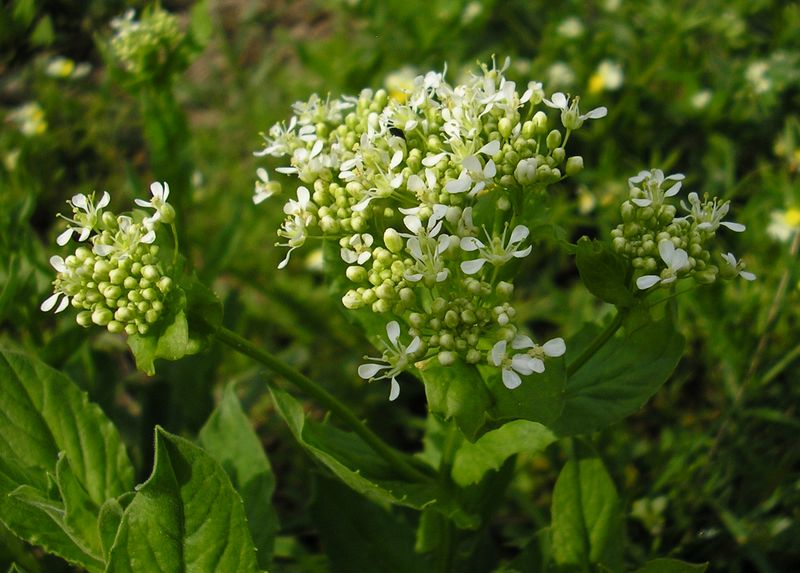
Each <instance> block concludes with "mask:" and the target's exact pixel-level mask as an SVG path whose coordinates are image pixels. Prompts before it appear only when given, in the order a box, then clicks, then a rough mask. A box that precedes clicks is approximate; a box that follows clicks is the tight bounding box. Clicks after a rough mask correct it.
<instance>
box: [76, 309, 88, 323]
mask: <svg viewBox="0 0 800 573" xmlns="http://www.w3.org/2000/svg"><path fill="white" fill-rule="evenodd" d="M75 320H76V321H77V322H78V324H80V325H81V326H83V327H86V326H90V325H91V324H92V313H91V312H89V311H88V310H84V311H81V312H79V313H78V316H76V317H75Z"/></svg>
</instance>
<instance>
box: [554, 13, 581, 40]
mask: <svg viewBox="0 0 800 573" xmlns="http://www.w3.org/2000/svg"><path fill="white" fill-rule="evenodd" d="M557 30H558V34H559V35H560V36H563V37H565V38H569V39H570V40H574V39H575V38H578V37H580V36H581V34H583V22H581V20H580V18H577V17H575V16H570V17H569V18H567V19H566V20H564V21H563V22H561V23H560V24H559V25H558V28H557Z"/></svg>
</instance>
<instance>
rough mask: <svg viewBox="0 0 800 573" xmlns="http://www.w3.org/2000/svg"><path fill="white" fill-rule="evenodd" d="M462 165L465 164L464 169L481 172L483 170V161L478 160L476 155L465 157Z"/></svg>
mask: <svg viewBox="0 0 800 573" xmlns="http://www.w3.org/2000/svg"><path fill="white" fill-rule="evenodd" d="M461 165H463V166H464V169H467V170H469V171H475V172H480V171H481V162H480V161H478V158H477V157H475V156H474V155H467V156H466V157H465V158H464V161H462V162H461Z"/></svg>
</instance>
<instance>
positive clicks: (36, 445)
mask: <svg viewBox="0 0 800 573" xmlns="http://www.w3.org/2000/svg"><path fill="white" fill-rule="evenodd" d="M0 413H2V415H1V416H0V460H2V461H1V462H0V519H2V520H3V522H4V523H5V524H6V526H7V527H8V528H9V529H11V530H12V531H13V532H14V533H15V534H17V535H19V536H20V537H22V538H23V539H25V540H27V541H29V542H31V543H34V544H40V545H42V546H43V547H45V548H46V549H47V550H48V551H50V552H52V553H55V554H57V555H60V556H61V557H64V558H65V559H67V560H69V561H72V562H74V563H80V564H82V565H84V566H85V567H87V568H96V567H97V566H98V560H99V558H100V557H101V555H100V552H99V545H98V543H97V537H96V536H95V535H94V534H93V533H91V532H90V529H91V528H90V527H89V525H88V521H87V520H90V519H91V517H90V514H91V512H92V511H94V509H95V508H99V507H100V506H101V505H102V504H103V502H105V501H106V500H107V499H109V498H113V497H117V496H119V495H121V494H123V493H124V492H126V491H128V490H129V489H131V487H132V486H133V467H132V466H131V463H130V460H129V459H128V455H127V453H126V451H125V447H124V445H123V444H122V441H121V440H120V437H119V434H118V433H117V430H116V429H115V428H114V426H113V424H111V422H110V421H109V420H108V419H107V418H106V417H105V415H104V414H103V412H102V411H101V410H100V408H99V407H98V406H96V405H95V404H90V403H89V402H88V399H87V397H86V394H84V393H83V392H81V391H80V390H79V389H78V388H77V386H75V385H74V384H73V383H72V381H71V380H70V379H69V378H67V377H66V376H64V375H63V374H61V373H60V372H57V371H56V370H53V369H52V368H50V367H48V366H47V365H46V364H44V363H43V362H40V361H38V360H34V359H31V358H28V357H26V356H24V355H23V354H20V353H18V352H13V351H9V350H5V349H3V350H0ZM59 458H61V460H62V461H61V462H59ZM57 463H58V464H59V469H60V471H57V468H56V465H57ZM55 481H58V487H57V488H56V486H55V483H54V482H55ZM20 488H23V489H22V490H20ZM56 490H60V495H61V496H62V499H60V500H59V499H55V497H58V495H59V492H57V491H56ZM12 491H17V493H19V492H20V491H27V492H28V493H29V494H30V495H28V496H20V495H16V496H9V494H10V493H11V492H12ZM54 496H55V497H54ZM33 499H42V500H51V501H52V502H54V503H57V504H58V506H59V507H60V509H59V511H54V512H48V511H45V508H44V507H43V506H41V505H40V506H33V505H31V503H30V502H31V500H33ZM64 512H66V513H64ZM85 536H88V537H85Z"/></svg>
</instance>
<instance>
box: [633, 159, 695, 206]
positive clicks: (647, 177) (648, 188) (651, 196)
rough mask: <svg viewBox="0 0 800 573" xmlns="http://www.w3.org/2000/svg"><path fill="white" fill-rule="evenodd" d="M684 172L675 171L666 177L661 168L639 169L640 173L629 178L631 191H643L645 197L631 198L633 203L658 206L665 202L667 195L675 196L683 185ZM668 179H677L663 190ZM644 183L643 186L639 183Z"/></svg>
mask: <svg viewBox="0 0 800 573" xmlns="http://www.w3.org/2000/svg"><path fill="white" fill-rule="evenodd" d="M685 178H686V177H685V175H684V174H683V173H673V174H672V175H668V176H666V177H664V172H663V171H661V169H652V170H650V171H639V173H638V174H636V175H634V176H633V177H629V178H628V186H629V187H630V189H631V191H641V192H643V193H644V195H645V197H644V198H642V197H636V198H633V199H631V203H634V204H636V205H638V206H639V207H649V206H650V205H652V206H653V208H658V207H660V206H661V204H662V203H663V202H664V199H665V198H666V197H673V196H674V195H677V194H678V191H680V190H681V186H682V185H683V183H682V181H683V180H684V179H685ZM667 181H675V182H676V183H674V184H673V185H672V186H671V187H670V188H669V189H667V190H666V191H664V190H662V189H661V187H662V186H663V185H664V183H665V182H667ZM640 183H642V185H641V187H640V186H639V184H640Z"/></svg>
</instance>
